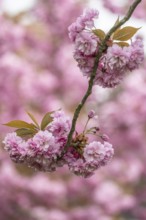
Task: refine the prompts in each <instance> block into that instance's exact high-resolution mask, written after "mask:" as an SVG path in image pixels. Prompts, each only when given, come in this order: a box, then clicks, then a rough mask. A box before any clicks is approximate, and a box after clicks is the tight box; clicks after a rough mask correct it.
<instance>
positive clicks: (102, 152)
mask: <svg viewBox="0 0 146 220" xmlns="http://www.w3.org/2000/svg"><path fill="white" fill-rule="evenodd" d="M91 113H92V114H91ZM93 113H94V112H93V111H92V112H90V113H89V115H88V120H87V123H86V125H85V128H84V131H83V132H81V133H80V134H78V133H77V132H75V134H74V136H73V139H72V141H71V145H70V146H68V147H67V150H66V151H65V152H64V149H65V146H66V143H67V137H68V134H69V131H70V128H71V120H70V118H69V117H67V116H66V115H65V114H64V112H63V111H61V110H58V111H56V112H53V113H52V112H51V113H47V114H46V115H45V116H44V118H43V119H42V122H41V125H39V124H38V122H37V121H36V119H35V118H34V116H33V115H32V114H30V113H28V114H29V116H30V117H31V119H32V120H33V122H34V123H27V122H24V121H20V120H16V121H11V122H9V123H7V124H6V125H7V126H10V127H16V128H18V129H17V130H16V131H15V132H12V133H9V134H7V135H6V137H5V139H4V141H3V143H4V148H5V150H7V151H8V152H9V155H10V157H11V159H12V160H13V161H14V162H16V163H23V164H26V165H27V166H29V167H32V168H35V169H36V170H39V171H46V172H52V171H55V170H56V168H57V167H60V166H63V165H67V166H68V167H69V169H70V170H71V171H72V172H73V173H75V174H76V175H81V176H83V177H89V176H91V175H93V174H94V171H95V170H97V169H98V168H99V167H101V166H103V165H105V164H107V163H108V162H109V161H110V159H111V158H112V156H113V153H114V150H113V147H112V145H111V144H110V143H108V141H107V139H106V140H105V139H104V138H103V137H104V135H102V134H98V133H99V128H98V129H97V128H95V127H94V128H90V129H86V128H87V124H88V122H89V120H90V119H91V118H94V115H95V114H93ZM91 115H92V117H91ZM93 130H94V132H93ZM95 131H96V132H95ZM91 133H92V134H95V133H97V136H98V137H100V139H101V142H99V141H93V142H90V143H89V138H88V135H89V134H91Z"/></svg>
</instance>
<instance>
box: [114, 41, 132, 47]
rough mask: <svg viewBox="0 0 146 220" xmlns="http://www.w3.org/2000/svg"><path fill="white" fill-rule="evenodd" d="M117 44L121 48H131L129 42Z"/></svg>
mask: <svg viewBox="0 0 146 220" xmlns="http://www.w3.org/2000/svg"><path fill="white" fill-rule="evenodd" d="M115 44H118V45H119V46H120V47H129V44H128V43H127V42H115Z"/></svg>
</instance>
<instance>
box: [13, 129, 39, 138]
mask: <svg viewBox="0 0 146 220" xmlns="http://www.w3.org/2000/svg"><path fill="white" fill-rule="evenodd" d="M15 132H16V133H17V135H18V136H20V137H24V136H28V135H29V136H33V135H34V134H36V131H34V130H31V129H27V128H19V129H17V130H16V131H15Z"/></svg>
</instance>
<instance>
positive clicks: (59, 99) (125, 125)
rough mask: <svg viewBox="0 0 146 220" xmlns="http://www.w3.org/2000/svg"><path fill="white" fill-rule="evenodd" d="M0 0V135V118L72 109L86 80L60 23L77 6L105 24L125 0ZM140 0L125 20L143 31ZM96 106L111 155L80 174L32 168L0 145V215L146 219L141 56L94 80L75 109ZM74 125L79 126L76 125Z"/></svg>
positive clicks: (23, 219) (144, 9)
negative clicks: (115, 81) (116, 81)
mask: <svg viewBox="0 0 146 220" xmlns="http://www.w3.org/2000/svg"><path fill="white" fill-rule="evenodd" d="M20 2H21V1H14V0H11V1H10V0H4V1H2V0H1V1H0V4H1V5H0V7H1V9H0V122H1V123H0V124H1V125H0V131H1V133H0V136H1V140H2V139H3V137H4V135H5V134H6V133H7V132H11V131H12V129H8V128H6V127H4V126H2V124H3V123H5V122H7V121H10V120H13V119H25V120H27V121H29V118H28V117H27V116H26V112H25V111H26V110H28V111H30V112H32V113H33V114H35V115H36V117H37V118H38V119H39V120H40V118H41V117H42V116H43V115H44V114H45V113H46V112H48V111H51V110H56V109H59V108H60V107H61V108H62V109H63V110H64V111H65V112H66V113H67V114H69V115H70V116H72V114H73V112H74V109H75V106H76V105H77V104H78V102H79V101H80V99H81V98H82V96H83V94H84V92H85V90H86V88H87V80H86V78H84V77H83V76H82V74H81V73H80V71H79V69H78V67H77V65H76V62H75V61H74V60H73V56H72V54H73V46H72V45H71V42H70V41H69V39H68V33H67V28H68V26H69V25H70V24H71V23H72V22H73V21H74V20H75V19H76V17H77V16H79V15H80V14H81V13H82V11H83V9H84V8H86V7H89V5H90V6H92V7H94V8H97V9H99V11H100V20H98V21H97V24H96V25H97V27H99V28H104V29H105V30H108V29H109V28H110V27H111V26H112V24H113V23H112V22H114V21H115V20H116V18H117V16H118V15H121V16H122V14H124V13H125V12H126V11H127V9H128V6H129V5H130V4H131V2H132V1H131V0H127V1H125V0H124V1H122V2H121V1H120V0H117V1H112V0H90V1H85V0H38V1H23V4H20ZM145 20H146V1H145V0H143V1H142V3H141V5H139V6H138V7H137V9H136V11H135V13H134V17H133V18H132V19H131V21H129V22H128V24H129V25H131V26H136V27H141V26H143V28H142V30H140V32H139V35H140V36H141V37H143V38H145V36H144V33H145V31H144V30H146V25H145ZM90 108H93V109H94V110H95V111H96V112H97V114H98V116H99V117H98V123H99V125H100V127H101V129H102V130H103V131H104V132H105V133H107V134H108V135H109V137H110V142H112V143H113V145H114V148H115V156H114V158H113V160H112V161H111V163H110V164H109V165H108V166H106V167H105V168H101V169H100V170H99V171H97V172H96V174H95V175H94V176H93V177H91V178H89V179H84V178H82V177H77V176H75V175H73V174H71V173H69V171H68V170H66V169H65V168H64V169H60V170H58V171H57V172H54V173H41V172H35V171H33V170H32V169H29V168H26V167H24V166H22V165H15V164H14V163H12V162H11V160H10V159H9V156H8V154H7V153H5V152H4V150H3V146H2V145H1V148H0V220H146V169H145V167H146V153H145V151H146V150H145V149H146V62H145V63H144V64H143V66H142V67H141V68H140V69H139V70H137V71H135V72H132V73H127V76H126V77H125V79H124V82H123V83H122V84H121V85H120V86H118V87H117V88H116V89H101V88H99V87H97V86H95V88H94V90H93V94H92V96H91V97H90V98H89V100H88V102H87V104H86V106H85V108H84V109H83V111H82V115H81V117H80V123H79V124H80V126H82V124H84V122H85V118H86V115H87V112H88V110H89V109H90ZM79 129H80V128H79Z"/></svg>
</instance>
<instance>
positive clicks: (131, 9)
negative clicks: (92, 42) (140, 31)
mask: <svg viewBox="0 0 146 220" xmlns="http://www.w3.org/2000/svg"><path fill="white" fill-rule="evenodd" d="M141 1H142V0H135V1H134V3H133V4H132V5H131V6H130V8H129V10H128V12H127V14H126V15H125V17H124V18H123V19H122V20H120V21H119V23H118V24H116V25H114V26H113V27H112V28H111V29H110V30H109V32H108V33H107V34H106V36H105V38H104V40H103V41H102V43H101V46H100V47H99V51H98V53H97V56H96V59H95V63H94V67H93V71H92V73H91V77H90V80H89V83H88V89H87V91H86V93H85V95H84V97H83V98H82V100H81V102H80V103H79V105H78V106H77V108H76V110H75V112H74V116H73V120H72V125H71V129H70V132H69V135H68V139H67V143H66V145H65V148H64V152H65V151H66V150H67V148H68V147H69V146H70V144H71V141H72V136H73V133H74V131H75V127H76V122H77V119H78V117H79V114H80V112H81V109H82V108H83V106H84V104H85V102H86V100H87V98H88V97H89V96H90V95H91V93H92V88H93V85H94V79H95V76H96V71H97V68H98V64H99V60H100V58H101V56H102V53H103V51H104V50H105V49H106V47H107V45H106V42H107V41H108V40H109V39H110V37H111V35H112V34H113V33H114V32H115V31H116V30H117V29H118V28H119V27H121V26H122V25H123V24H124V23H125V22H126V21H128V20H129V18H130V17H131V15H132V14H133V12H134V10H135V8H136V7H137V5H138V4H139V3H140V2H141Z"/></svg>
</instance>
